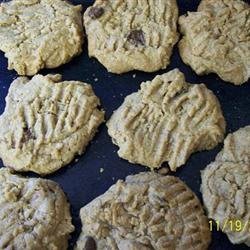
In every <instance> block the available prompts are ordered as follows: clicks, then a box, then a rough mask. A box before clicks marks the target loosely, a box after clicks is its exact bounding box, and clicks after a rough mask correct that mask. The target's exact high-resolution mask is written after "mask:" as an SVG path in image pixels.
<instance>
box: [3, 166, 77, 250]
mask: <svg viewBox="0 0 250 250" xmlns="http://www.w3.org/2000/svg"><path fill="white" fill-rule="evenodd" d="M73 231H74V226H73V225H72V223H71V216H70V211H69V204H68V202H67V199H66V197H65V195H64V193H63V191H62V190H61V188H60V187H59V185H57V184H56V183H55V182H53V181H50V180H44V179H39V178H25V177H21V176H18V175H15V174H13V173H12V171H10V170H8V169H6V168H1V169H0V249H27V250H32V249H48V250H55V249H58V250H61V249H65V250H66V249H67V246H68V238H69V234H70V233H71V232H73Z"/></svg>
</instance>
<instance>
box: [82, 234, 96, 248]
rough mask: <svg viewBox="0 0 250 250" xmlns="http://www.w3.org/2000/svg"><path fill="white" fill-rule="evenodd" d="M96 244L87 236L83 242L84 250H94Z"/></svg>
mask: <svg viewBox="0 0 250 250" xmlns="http://www.w3.org/2000/svg"><path fill="white" fill-rule="evenodd" d="M96 249H97V248H96V243H95V240H94V238H92V237H91V236H87V237H86V240H85V247H84V250H96Z"/></svg>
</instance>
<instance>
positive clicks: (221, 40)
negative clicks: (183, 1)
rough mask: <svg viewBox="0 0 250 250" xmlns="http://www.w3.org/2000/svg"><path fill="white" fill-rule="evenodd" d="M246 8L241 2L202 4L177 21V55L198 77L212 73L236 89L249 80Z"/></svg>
mask: <svg viewBox="0 0 250 250" xmlns="http://www.w3.org/2000/svg"><path fill="white" fill-rule="evenodd" d="M249 15H250V5H249V4H247V3H246V2H244V1H241V0H202V1H201V3H200V5H199V7H198V10H197V12H188V14H187V15H183V16H181V17H180V18H179V25H180V31H181V33H182V34H183V38H182V40H181V41H180V42H179V51H180V55H181V57H182V59H183V61H184V62H185V63H186V64H188V65H190V66H191V67H192V69H193V70H194V71H195V72H196V73H197V74H198V75H203V74H208V73H216V74H218V75H219V77H220V78H221V79H222V80H224V81H227V82H231V83H233V84H235V85H240V84H243V83H244V82H246V81H247V80H248V79H249V77H250V60H249V58H250V18H249Z"/></svg>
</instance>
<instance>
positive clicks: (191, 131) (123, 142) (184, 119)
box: [107, 69, 225, 171]
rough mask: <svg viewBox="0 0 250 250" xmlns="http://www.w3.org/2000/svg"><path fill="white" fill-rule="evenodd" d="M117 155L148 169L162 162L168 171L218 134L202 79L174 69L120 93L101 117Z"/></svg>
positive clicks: (217, 115)
mask: <svg viewBox="0 0 250 250" xmlns="http://www.w3.org/2000/svg"><path fill="white" fill-rule="evenodd" d="M107 126H108V133H109V135H110V136H111V137H112V140H113V142H114V143H115V144H116V145H118V146H119V148H120V149H119V151H118V154H119V156H120V157H122V158H124V159H126V160H128V161H129V162H131V163H139V164H141V165H145V166H148V167H150V168H151V169H154V168H160V167H161V165H162V163H164V162H168V164H169V166H170V168H171V170H172V171H176V169H177V168H178V167H180V166H182V165H183V164H185V162H186V160H187V159H188V157H189V156H190V155H191V154H192V153H193V152H197V151H201V150H205V149H207V150H208V149H212V148H214V147H215V146H216V145H217V144H218V143H219V142H221V141H222V140H223V138H224V132H225V120H224V117H223V114H222V111H221V108H220V104H219V102H218V100H217V98H216V97H215V95H214V94H213V93H212V92H211V91H210V90H208V89H207V88H206V86H205V85H204V84H189V83H187V82H186V81H185V77H184V75H183V74H182V73H181V72H180V71H179V70H178V69H175V70H172V71H170V72H168V73H166V74H163V75H158V76H156V77H155V78H154V79H153V80H152V81H148V82H144V83H142V84H141V89H140V90H139V91H138V92H136V93H133V94H131V95H129V96H127V97H126V99H125V101H124V102H123V104H122V105H121V106H120V107H119V108H118V109H117V110H116V111H115V112H114V114H113V115H112V117H111V118H110V120H109V121H108V123H107Z"/></svg>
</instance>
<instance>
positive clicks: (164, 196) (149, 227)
mask: <svg viewBox="0 0 250 250" xmlns="http://www.w3.org/2000/svg"><path fill="white" fill-rule="evenodd" d="M80 215H81V220H82V233H81V235H80V238H79V240H78V242H77V246H76V249H77V250H78V249H79V250H80V249H86V248H84V247H86V245H88V246H92V247H93V248H88V249H112V250H115V249H119V250H127V249H130V250H137V249H143V250H149V249H150V250H152V249H156V250H163V249H175V250H183V249H190V250H191V249H196V250H198V249H200V250H204V249H207V247H208V245H209V243H210V231H209V227H208V220H207V218H206V216H205V215H204V211H203V209H202V206H201V204H200V202H199V200H198V199H197V197H196V196H195V194H194V193H193V192H192V191H191V190H190V189H189V188H188V187H187V186H186V184H184V183H183V182H182V181H181V180H180V179H178V178H176V177H173V176H161V175H159V174H156V173H153V172H151V173H140V174H137V175H134V176H128V177H127V178H126V180H125V181H121V180H119V181H118V182H117V183H116V184H115V185H113V186H112V187H111V188H110V189H109V190H108V191H107V192H106V193H104V194H103V195H101V196H99V197H98V198H96V199H95V200H93V201H92V202H90V203H89V204H87V205H86V206H85V207H83V208H82V209H81V212H80ZM94 246H95V247H96V248H94Z"/></svg>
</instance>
